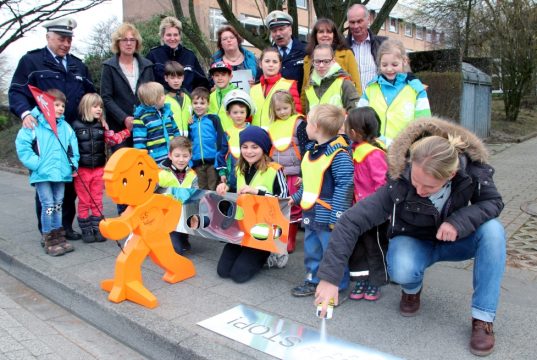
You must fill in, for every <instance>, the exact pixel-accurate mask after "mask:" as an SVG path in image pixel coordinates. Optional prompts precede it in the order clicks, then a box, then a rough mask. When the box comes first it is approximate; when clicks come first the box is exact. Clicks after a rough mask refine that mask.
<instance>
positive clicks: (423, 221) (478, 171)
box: [317, 118, 503, 284]
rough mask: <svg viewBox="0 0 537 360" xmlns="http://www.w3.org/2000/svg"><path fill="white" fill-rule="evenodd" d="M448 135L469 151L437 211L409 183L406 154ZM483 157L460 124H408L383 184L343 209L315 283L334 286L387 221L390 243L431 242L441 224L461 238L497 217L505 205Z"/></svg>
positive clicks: (395, 146)
mask: <svg viewBox="0 0 537 360" xmlns="http://www.w3.org/2000/svg"><path fill="white" fill-rule="evenodd" d="M448 134H452V135H455V136H457V135H458V136H461V138H462V139H463V141H464V142H465V143H466V144H467V145H468V147H467V148H466V149H465V151H464V153H463V154H461V155H460V158H459V160H460V165H459V170H458V171H457V174H456V175H455V177H454V178H453V179H452V180H451V181H452V183H451V195H450V197H449V199H448V200H447V202H446V204H445V206H444V208H443V209H442V211H441V212H439V211H438V210H437V209H436V207H435V206H434V205H433V203H432V202H431V201H430V200H429V198H423V197H420V196H419V195H418V194H416V189H415V188H414V187H413V186H412V184H411V180H410V164H409V162H408V155H409V153H408V150H409V148H410V146H411V145H412V143H414V142H415V141H417V140H419V139H421V138H423V137H424V136H432V135H438V136H442V137H445V138H447V137H448ZM487 158H488V152H487V149H486V148H485V146H484V145H483V143H482V142H481V140H479V138H477V136H475V135H474V134H473V133H471V132H470V131H468V130H466V129H464V128H463V127H461V126H459V125H456V124H454V123H451V122H448V121H444V120H440V119H436V118H422V119H420V120H417V121H415V122H413V123H411V124H410V125H409V126H408V127H407V128H406V129H405V130H404V131H403V132H402V133H401V134H400V135H399V136H398V137H397V138H396V140H395V141H394V142H393V144H392V146H391V147H390V148H389V150H388V167H389V179H388V182H387V183H386V185H384V186H383V187H381V188H379V189H378V190H377V192H375V193H374V194H372V195H371V196H369V197H367V198H365V199H364V200H362V201H360V202H358V203H357V204H356V205H354V206H353V207H352V208H350V209H349V210H347V211H346V212H345V213H344V214H343V215H342V217H341V218H340V219H339V221H338V223H337V224H336V226H335V229H334V231H333V233H332V237H331V239H330V243H329V245H328V249H327V251H326V253H325V255H324V257H323V261H322V263H321V266H320V268H319V271H318V274H317V275H318V276H319V278H321V279H323V280H326V281H328V282H330V283H332V284H338V283H339V280H340V279H341V277H342V276H343V271H344V269H345V267H346V265H347V264H348V258H349V256H350V255H351V254H352V251H353V249H354V245H355V244H356V241H357V239H358V237H359V236H360V235H361V234H363V233H364V232H365V231H367V230H369V229H370V228H372V227H373V226H376V225H380V224H382V223H383V222H385V221H386V220H387V219H389V218H390V217H391V219H390V229H389V231H388V236H389V237H390V238H392V237H395V236H398V235H406V236H412V237H415V238H418V239H424V240H425V239H426V240H435V239H436V232H437V230H438V227H439V226H440V225H441V224H442V223H443V222H445V221H446V222H448V223H450V224H451V225H453V226H454V227H455V228H456V229H457V233H458V239H461V238H464V237H466V236H468V235H470V234H471V233H473V232H474V231H475V230H476V229H477V227H479V226H480V225H481V224H483V223H484V222H486V221H488V220H491V219H493V218H496V217H498V216H499V215H500V212H501V211H502V209H503V202H502V198H501V196H500V194H499V193H498V191H497V189H496V186H495V185H494V182H493V180H492V176H493V174H494V169H493V168H492V167H491V166H490V165H489V164H488V163H487Z"/></svg>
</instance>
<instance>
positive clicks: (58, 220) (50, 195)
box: [35, 181, 65, 234]
mask: <svg viewBox="0 0 537 360" xmlns="http://www.w3.org/2000/svg"><path fill="white" fill-rule="evenodd" d="M64 187H65V184H64V183H62V182H51V181H45V182H38V183H35V189H36V191H37V195H38V196H39V201H40V202H41V231H42V232H43V233H44V234H48V233H50V232H51V231H52V230H56V229H59V228H61V227H62V203H63V191H64Z"/></svg>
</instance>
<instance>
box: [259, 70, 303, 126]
mask: <svg viewBox="0 0 537 360" xmlns="http://www.w3.org/2000/svg"><path fill="white" fill-rule="evenodd" d="M292 85H293V80H287V79H284V78H281V79H280V80H278V81H276V83H275V84H274V85H272V88H271V89H270V91H269V93H268V94H267V97H265V96H264V94H263V87H262V86H261V84H256V85H254V86H252V88H251V89H250V97H251V98H252V101H253V102H254V104H255V109H256V110H255V114H254V117H253V119H252V125H255V126H260V127H262V128H263V129H265V130H267V129H268V126H269V124H270V119H269V109H270V99H272V95H273V94H274V93H275V92H276V91H278V90H289V89H290V88H291V86H292Z"/></svg>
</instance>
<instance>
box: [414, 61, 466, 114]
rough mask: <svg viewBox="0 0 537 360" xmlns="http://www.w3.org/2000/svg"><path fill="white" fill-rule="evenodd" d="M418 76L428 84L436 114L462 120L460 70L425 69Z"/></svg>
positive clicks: (430, 100) (430, 101) (432, 106)
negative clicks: (438, 70) (440, 71)
mask: <svg viewBox="0 0 537 360" xmlns="http://www.w3.org/2000/svg"><path fill="white" fill-rule="evenodd" d="M416 76H417V77H418V78H419V79H420V80H421V81H422V82H423V83H424V84H425V85H427V96H428V98H429V103H430V105H431V112H432V113H433V114H434V115H438V116H441V117H447V118H449V119H453V120H455V121H457V122H459V121H460V112H461V108H460V106H461V96H462V75H461V73H460V72H442V73H438V72H430V71H423V72H420V73H417V74H416Z"/></svg>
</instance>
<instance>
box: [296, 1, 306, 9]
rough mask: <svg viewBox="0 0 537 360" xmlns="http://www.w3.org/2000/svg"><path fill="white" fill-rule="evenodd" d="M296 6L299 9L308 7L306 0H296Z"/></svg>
mask: <svg viewBox="0 0 537 360" xmlns="http://www.w3.org/2000/svg"><path fill="white" fill-rule="evenodd" d="M296 7H298V8H301V9H307V8H308V0H296Z"/></svg>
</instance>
